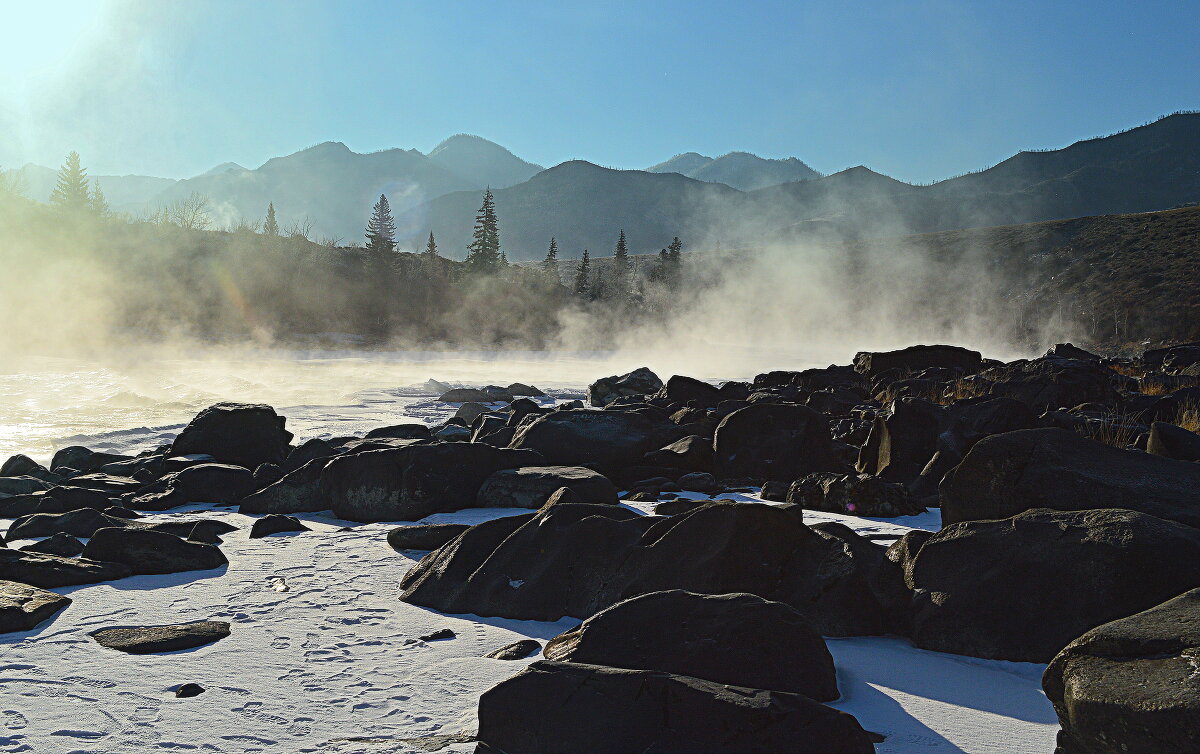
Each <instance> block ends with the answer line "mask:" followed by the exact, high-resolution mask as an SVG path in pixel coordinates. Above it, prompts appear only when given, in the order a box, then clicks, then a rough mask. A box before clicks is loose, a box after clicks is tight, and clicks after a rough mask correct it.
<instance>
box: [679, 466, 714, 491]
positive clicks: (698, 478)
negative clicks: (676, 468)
mask: <svg viewBox="0 0 1200 754" xmlns="http://www.w3.org/2000/svg"><path fill="white" fill-rule="evenodd" d="M676 484H678V485H679V489H681V490H684V491H686V492H703V493H704V494H706V495H708V494H712V493H713V492H716V491H717V490H719V489H720V488H721V485H719V484H717V478H716V477H714V476H713V475H712V474H709V473H708V472H705V471H694V472H692V473H691V474H684V475H683V476H681V477H679V480H678V481H677V482H676Z"/></svg>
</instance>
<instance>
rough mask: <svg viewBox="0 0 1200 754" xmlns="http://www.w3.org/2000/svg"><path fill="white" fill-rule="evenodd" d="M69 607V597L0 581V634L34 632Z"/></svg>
mask: <svg viewBox="0 0 1200 754" xmlns="http://www.w3.org/2000/svg"><path fill="white" fill-rule="evenodd" d="M69 604H71V598H70V597H64V596H63V595H61V594H55V593H54V592H48V591H46V590H45V589H39V588H37V587H36V586H30V585H29V584H20V583H17V582H15V581H0V634H6V633H9V632H11V631H29V630H30V629H33V628H37V625H38V624H39V623H41V622H42V621H44V620H46V619H48V618H49V617H50V616H52V615H54V614H55V613H57V612H58V611H59V610H62V609H63V608H64V607H66V606H67V605H69Z"/></svg>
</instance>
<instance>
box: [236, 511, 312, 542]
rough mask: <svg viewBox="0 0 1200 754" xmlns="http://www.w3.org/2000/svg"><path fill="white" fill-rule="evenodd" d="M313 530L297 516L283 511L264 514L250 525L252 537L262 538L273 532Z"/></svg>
mask: <svg viewBox="0 0 1200 754" xmlns="http://www.w3.org/2000/svg"><path fill="white" fill-rule="evenodd" d="M300 531H312V530H311V529H309V528H308V527H307V526H305V525H304V524H302V523H300V519H298V518H296V517H295V516H285V515H283V514H282V513H272V514H270V515H268V516H263V517H262V518H260V519H258V520H257V521H255V522H254V525H253V526H251V527H250V539H262V538H263V537H269V536H271V535H272V534H281V533H283V532H300Z"/></svg>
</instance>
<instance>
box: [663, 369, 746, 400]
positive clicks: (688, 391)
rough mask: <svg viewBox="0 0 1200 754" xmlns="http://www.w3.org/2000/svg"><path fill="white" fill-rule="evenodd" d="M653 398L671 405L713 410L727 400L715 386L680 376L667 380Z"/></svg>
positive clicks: (693, 378)
mask: <svg viewBox="0 0 1200 754" xmlns="http://www.w3.org/2000/svg"><path fill="white" fill-rule="evenodd" d="M655 397H657V398H666V399H667V400H668V401H670V402H671V403H678V404H683V405H695V406H699V407H701V408H713V407H714V406H716V405H717V404H718V403H720V402H721V401H723V400H727V399H728V398H729V396H728V395H727V394H726V393H724V392H722V391H721V389H720V388H718V387H717V386H715V385H710V384H709V383H707V382H704V381H703V380H698V379H696V378H695V377H685V376H683V375H680V374H677V375H675V376H673V377H671V378H670V379H669V380H667V384H665V385H663V386H662V388H661V389H660V390H659V391H658V392H657V393H656V394H655Z"/></svg>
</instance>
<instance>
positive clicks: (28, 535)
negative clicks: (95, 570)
mask: <svg viewBox="0 0 1200 754" xmlns="http://www.w3.org/2000/svg"><path fill="white" fill-rule="evenodd" d="M131 523H132V522H130V521H126V520H125V519H122V518H116V517H114V516H108V515H105V514H103V513H101V512H100V511H97V510H92V509H91V508H83V509H80V510H77V511H69V512H67V513H34V514H32V515H29V516H21V517H20V518H18V519H17V520H16V521H13V523H12V526H10V527H9V529H8V538H9V539H34V538H35V537H49V536H51V535H53V534H59V533H62V534H69V535H71V536H73V537H84V538H86V537H90V536H92V535H93V534H95V533H96V531H97V530H98V529H106V528H109V527H116V528H123V527H126V526H129V525H130V524H131ZM76 554H78V553H76Z"/></svg>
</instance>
